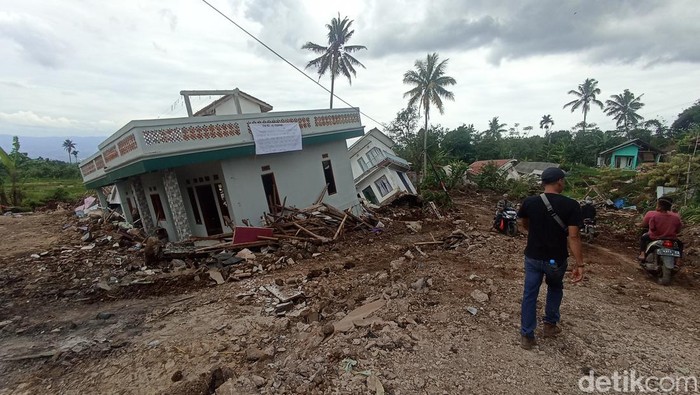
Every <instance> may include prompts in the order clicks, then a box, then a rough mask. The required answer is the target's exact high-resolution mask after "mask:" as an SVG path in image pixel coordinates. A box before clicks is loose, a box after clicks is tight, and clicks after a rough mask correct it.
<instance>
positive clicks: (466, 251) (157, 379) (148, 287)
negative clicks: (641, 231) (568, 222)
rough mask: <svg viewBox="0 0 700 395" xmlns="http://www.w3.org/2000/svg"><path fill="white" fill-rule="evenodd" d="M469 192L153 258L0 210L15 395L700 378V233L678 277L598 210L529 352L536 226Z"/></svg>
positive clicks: (123, 244)
mask: <svg viewBox="0 0 700 395" xmlns="http://www.w3.org/2000/svg"><path fill="white" fill-rule="evenodd" d="M455 200H456V205H455V209H454V210H452V211H451V212H449V213H448V215H447V216H445V218H444V219H442V220H438V219H436V218H435V217H434V215H433V214H432V213H431V212H430V211H429V210H428V209H426V210H425V211H423V209H420V208H410V207H393V208H383V209H382V210H381V212H380V213H379V215H380V219H381V221H382V223H383V224H384V225H385V228H384V229H383V231H378V230H376V229H375V230H374V232H372V231H369V230H366V229H365V230H358V231H356V232H348V233H346V234H344V235H342V237H339V238H338V240H337V241H336V242H334V243H327V244H322V245H317V244H314V243H308V242H304V241H299V240H290V241H289V242H280V243H279V246H278V247H277V248H276V249H265V250H264V251H265V252H254V253H252V254H251V253H250V252H247V253H245V252H244V253H243V254H239V257H240V258H244V259H243V260H241V259H234V258H236V254H235V251H234V252H233V253H229V254H226V253H224V255H218V256H217V255H216V254H214V255H212V256H204V257H199V258H191V257H186V256H183V257H181V258H177V259H172V260H169V261H165V262H161V263H158V264H151V265H145V262H144V251H143V249H144V248H145V245H143V244H141V243H140V242H139V241H138V240H129V238H128V237H127V238H125V237H124V236H123V234H122V235H121V236H120V234H121V233H120V232H119V231H117V230H115V229H110V228H109V226H108V225H104V226H102V225H99V226H98V224H96V223H95V221H93V220H90V219H89V218H88V219H86V220H77V219H74V218H73V217H71V216H70V213H69V212H66V211H56V212H52V213H42V214H33V215H24V216H21V217H0V240H2V243H1V244H0V388H1V389H0V394H25V393H26V394H33V393H124V394H127V393H128V394H131V393H133V394H140V393H147V394H154V393H162V394H211V393H216V394H258V393H268V394H272V393H275V394H284V393H286V394H295V393H298V394H337V393H341V394H359V393H368V394H380V393H387V394H423V393H425V394H455V393H488V394H506V393H507V394H511V393H524V394H542V393H560V394H573V393H579V391H578V387H577V383H578V380H579V378H580V377H581V376H582V375H585V374H588V373H589V372H590V371H594V372H595V373H596V374H611V373H612V372H613V371H615V370H618V371H622V370H625V369H635V370H636V371H638V372H640V373H641V374H645V375H656V376H665V375H669V374H678V375H697V374H700V351H699V350H698V349H697V347H696V346H697V344H698V342H699V341H700V333H699V332H698V329H697V328H698V324H700V314H698V313H700V307H698V304H697V303H696V301H697V299H698V287H697V281H698V273H700V270H699V268H700V261H699V258H698V248H699V247H700V246H699V245H698V236H699V235H700V230H698V229H697V228H696V229H688V230H686V232H685V235H684V239H685V241H686V243H687V248H686V251H687V252H688V259H686V262H685V268H684V269H683V271H682V272H681V273H679V275H678V276H677V278H676V279H675V282H674V285H673V286H671V287H661V286H659V285H657V284H655V283H654V282H653V281H651V280H650V279H649V278H647V276H646V275H645V274H644V273H643V272H641V271H640V270H639V269H637V266H636V263H635V261H634V256H635V253H636V252H635V249H636V238H635V237H636V235H634V234H633V232H634V229H633V225H634V222H635V221H636V220H637V219H638V218H636V217H635V216H634V215H630V214H626V213H618V212H606V213H604V214H603V215H601V221H600V222H601V230H602V233H603V234H602V235H601V237H600V238H599V239H598V240H596V241H595V242H594V243H593V245H587V246H586V247H585V259H586V262H587V263H588V264H589V265H588V267H587V274H586V279H585V281H584V282H582V283H580V284H577V285H572V284H567V286H566V287H567V289H566V296H565V300H564V304H563V306H562V313H563V321H562V327H563V329H564V332H563V333H562V335H561V336H560V337H558V338H556V339H543V340H541V341H540V346H539V347H538V348H537V349H536V350H535V351H524V350H522V349H521V348H520V347H519V337H518V327H519V307H520V305H519V302H520V296H521V292H522V277H523V274H522V250H523V248H524V244H525V238H524V237H523V236H518V237H515V238H509V237H507V236H503V235H500V234H497V233H493V232H490V231H489V226H490V224H491V215H492V209H491V208H492V207H493V206H494V205H495V200H494V199H493V198H491V197H489V196H470V197H458V198H456V199H455ZM85 227H87V229H85ZM86 232H90V237H88V238H85V237H84V235H85V234H86ZM327 237H330V235H328V236H327ZM131 238H132V239H133V238H134V237H131ZM125 239H126V240H125ZM85 247H88V248H85ZM541 299H542V302H543V298H541Z"/></svg>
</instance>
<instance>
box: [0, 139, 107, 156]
mask: <svg viewBox="0 0 700 395" xmlns="http://www.w3.org/2000/svg"><path fill="white" fill-rule="evenodd" d="M18 137H19V146H20V149H19V150H20V152H25V153H27V155H29V157H30V158H32V159H36V158H38V157H42V158H48V159H56V160H62V161H64V162H68V152H67V151H66V150H65V149H63V141H65V140H66V139H71V140H73V142H74V143H75V149H76V150H77V151H78V159H79V160H81V159H85V158H87V157H88V156H90V155H92V154H94V153H95V152H97V145H98V144H99V143H101V142H102V141H104V140H105V139H106V138H107V136H68V137H55V136H53V137H32V136H18ZM0 147H2V148H3V149H4V150H5V151H7V152H10V150H11V149H12V136H11V135H7V134H0ZM71 160H73V161H74V160H75V157H71Z"/></svg>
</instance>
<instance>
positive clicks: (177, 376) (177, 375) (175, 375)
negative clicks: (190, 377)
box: [170, 370, 184, 383]
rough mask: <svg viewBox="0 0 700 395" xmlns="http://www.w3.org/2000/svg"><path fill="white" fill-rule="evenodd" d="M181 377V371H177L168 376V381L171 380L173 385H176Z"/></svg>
mask: <svg viewBox="0 0 700 395" xmlns="http://www.w3.org/2000/svg"><path fill="white" fill-rule="evenodd" d="M183 377H184V376H183V374H182V370H178V371H176V372H175V373H173V375H172V376H170V380H172V382H173V383H177V382H178V381H180V380H182V378H183Z"/></svg>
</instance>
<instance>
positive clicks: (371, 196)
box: [362, 185, 379, 204]
mask: <svg viewBox="0 0 700 395" xmlns="http://www.w3.org/2000/svg"><path fill="white" fill-rule="evenodd" d="M362 194H363V195H364V196H365V199H367V200H369V202H370V203H372V204H379V200H377V195H375V194H374V191H373V190H372V186H371V185H370V186H368V187H367V188H365V189H363V190H362Z"/></svg>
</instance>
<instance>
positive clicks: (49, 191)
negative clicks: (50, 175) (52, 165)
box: [20, 179, 87, 208]
mask: <svg viewBox="0 0 700 395" xmlns="http://www.w3.org/2000/svg"><path fill="white" fill-rule="evenodd" d="M20 188H21V189H22V194H23V196H24V200H23V206H27V207H32V208H34V207H37V206H42V205H44V204H45V203H46V202H47V201H49V200H58V201H64V202H75V201H76V200H78V199H79V198H80V197H82V196H84V195H85V194H86V193H87V190H86V189H85V186H83V182H82V180H80V179H62V180H53V179H50V180H48V179H29V180H24V181H23V182H22V184H21V187H20Z"/></svg>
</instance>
